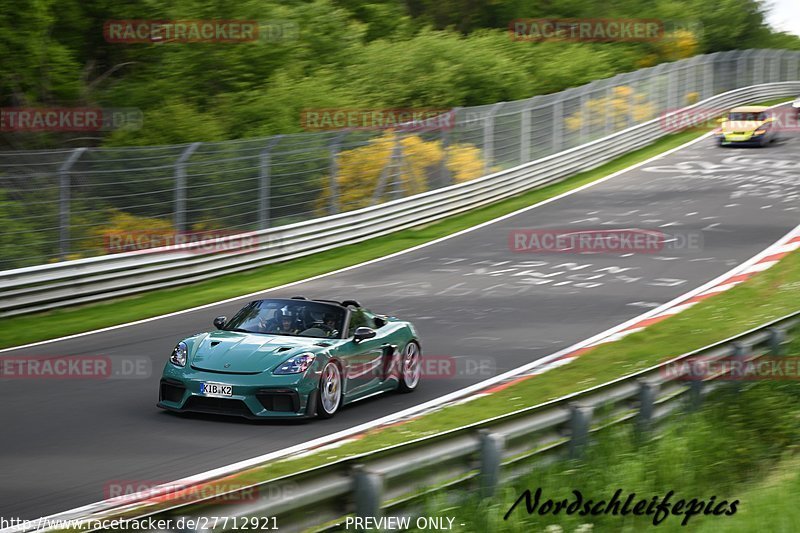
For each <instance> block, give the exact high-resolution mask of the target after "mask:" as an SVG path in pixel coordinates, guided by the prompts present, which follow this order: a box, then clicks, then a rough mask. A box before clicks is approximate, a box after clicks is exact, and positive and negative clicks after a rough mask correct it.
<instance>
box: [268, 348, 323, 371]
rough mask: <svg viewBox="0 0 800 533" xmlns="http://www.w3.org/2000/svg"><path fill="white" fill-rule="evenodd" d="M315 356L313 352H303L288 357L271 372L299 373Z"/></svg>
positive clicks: (305, 368) (308, 365) (304, 369)
mask: <svg viewBox="0 0 800 533" xmlns="http://www.w3.org/2000/svg"><path fill="white" fill-rule="evenodd" d="M315 358H316V356H315V355H314V354H313V353H310V352H305V353H301V354H299V355H295V356H294V357H290V358H289V359H287V360H286V362H285V363H283V364H282V365H281V366H279V367H278V368H276V369H275V371H274V372H273V374H300V373H301V372H305V371H306V370H307V369H308V367H310V366H311V363H313V362H314V359H315Z"/></svg>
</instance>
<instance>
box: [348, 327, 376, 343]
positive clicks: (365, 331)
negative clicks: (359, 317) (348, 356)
mask: <svg viewBox="0 0 800 533" xmlns="http://www.w3.org/2000/svg"><path fill="white" fill-rule="evenodd" d="M375 335H377V333H376V332H375V330H374V329H372V328H367V327H364V326H361V327H360V328H356V332H355V333H354V334H353V341H354V342H356V343H358V342H361V341H363V340H366V339H371V338H372V337H374V336H375Z"/></svg>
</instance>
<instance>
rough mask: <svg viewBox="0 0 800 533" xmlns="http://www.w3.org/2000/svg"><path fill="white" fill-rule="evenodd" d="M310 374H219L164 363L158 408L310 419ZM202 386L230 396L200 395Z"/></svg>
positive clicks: (312, 389) (314, 390) (313, 385)
mask: <svg viewBox="0 0 800 533" xmlns="http://www.w3.org/2000/svg"><path fill="white" fill-rule="evenodd" d="M309 373H311V372H310V371H309ZM309 373H307V374H293V375H286V376H276V375H273V374H268V373H260V374H248V375H242V374H222V373H217V372H206V371H202V370H196V369H193V368H178V367H175V366H174V365H172V364H171V363H167V366H166V367H165V368H164V374H163V376H162V378H161V382H160V383H159V394H158V404H157V406H158V407H160V408H162V409H167V410H169V411H176V412H194V413H206V414H215V415H229V416H239V417H244V418H249V419H258V420H263V419H287V418H305V417H310V416H314V414H315V412H316V395H317V386H316V383H317V382H316V381H315V380H314V379H311V376H309ZM311 374H313V373H311ZM202 383H220V384H224V385H230V386H231V387H232V393H233V394H232V395H231V396H225V397H220V396H209V395H205V394H203V393H201V392H200V385H201V384H202Z"/></svg>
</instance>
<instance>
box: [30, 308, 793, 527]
mask: <svg viewBox="0 0 800 533" xmlns="http://www.w3.org/2000/svg"><path fill="white" fill-rule="evenodd" d="M798 325H800V311H798V312H795V313H793V314H791V315H789V316H786V317H784V318H781V319H779V320H775V321H772V322H770V323H768V324H764V325H762V326H760V327H757V328H755V329H752V330H750V331H747V332H745V333H742V334H739V335H736V336H733V337H731V338H728V339H726V340H723V341H721V342H718V343H716V344H713V345H710V346H706V347H704V348H701V349H699V350H695V351H693V352H689V353H686V354H683V355H681V356H678V357H675V358H673V359H671V360H669V361H666V362H664V363H662V364H660V365H656V366H653V367H650V368H647V369H645V370H642V371H639V372H636V373H634V374H632V375H629V376H626V377H622V378H619V379H617V380H614V381H611V382H608V383H604V384H602V385H598V386H596V387H593V388H590V389H587V390H585V391H582V392H578V393H575V394H570V395H568V396H564V397H561V398H558V399H556V400H552V401H550V402H547V403H544V404H540V405H537V406H534V407H529V408H525V409H521V410H519V411H517V412H514V413H511V414H508V415H503V416H499V417H496V418H493V419H490V420H485V421H482V422H479V423H474V424H471V425H468V426H464V427H460V428H457V429H453V430H450V431H446V432H443V433H440V434H437V435H432V436H429V437H423V438H420V439H418V440H415V441H411V442H408V443H405V444H401V445H397V446H392V447H388V448H385V449H382V450H378V451H374V452H370V453H365V454H363V455H359V456H354V457H349V458H346V459H341V460H338V461H335V462H331V463H329V464H326V465H324V466H319V467H315V468H311V469H309V470H306V471H303V472H299V473H297V474H293V475H289V476H285V477H282V478H279V479H274V480H270V481H267V482H264V483H259V484H254V485H251V486H248V487H241V488H239V489H238V490H237V491H231V492H230V493H228V494H227V498H225V497H223V499H224V503H223V504H216V505H214V504H212V503H210V502H209V501H207V500H196V501H193V502H190V503H187V502H186V501H185V500H180V498H176V500H180V501H174V502H172V503H169V502H168V501H167V502H166V503H165V499H163V498H162V499H160V500H161V501H159V502H158V503H152V502H151V503H148V502H146V501H140V502H135V501H131V500H128V501H127V502H126V504H125V505H124V506H121V507H120V508H118V509H115V508H110V509H109V508H106V509H103V511H102V518H113V517H120V516H124V517H126V518H127V519H137V518H142V517H151V518H155V519H161V518H168V517H172V518H177V517H191V518H197V517H209V516H210V517H215V516H224V517H229V518H230V520H229V521H227V522H223V521H221V520H220V521H219V522H218V523H217V525H216V527H213V524H214V522H212V521H208V522H205V524H206V525H205V527H206V528H208V529H213V530H215V531H221V530H224V529H225V526H224V524H225V523H227V524H228V526H230V524H232V523H234V522H233V521H232V519H233V518H234V517H257V516H261V517H264V516H268V517H274V520H275V523H276V524H277V525H278V527H279V528H280V530H281V531H305V530H308V529H312V530H319V529H330V528H334V527H335V526H336V524H338V523H341V522H342V521H343V520H344V518H345V517H347V516H352V515H355V516H361V517H379V516H413V515H415V514H417V513H419V512H420V511H421V510H422V509H423V507H422V500H424V499H425V498H426V497H427V496H428V495H429V494H431V493H432V492H437V491H451V490H453V489H458V490H465V491H480V493H482V494H483V495H484V496H489V495H491V494H492V493H493V492H494V491H495V489H496V488H497V486H498V485H499V484H501V483H505V482H508V481H510V480H512V479H514V478H516V477H519V476H521V475H524V474H526V473H528V472H530V471H531V469H532V468H534V467H536V466H537V465H538V466H541V465H543V464H550V463H552V462H553V461H558V460H561V459H563V458H564V457H574V456H577V455H579V454H581V452H582V449H583V447H584V446H585V444H586V443H587V441H588V440H589V439H590V438H601V436H600V435H599V433H597V432H599V431H601V430H602V429H604V428H607V427H609V426H612V425H617V424H621V423H628V422H630V423H634V424H636V427H637V428H638V430H640V431H650V430H653V429H656V428H657V425H658V423H659V422H661V421H663V420H664V419H665V418H666V417H667V416H668V415H670V414H672V413H676V412H678V411H680V410H681V409H694V408H697V407H698V406H699V405H700V403H701V401H702V398H703V396H704V395H705V394H707V393H708V392H710V391H712V390H713V389H715V388H717V387H720V386H722V385H723V382H722V381H714V379H715V377H718V376H715V375H709V376H707V377H706V378H704V379H702V380H701V379H695V378H696V377H697V376H691V378H689V376H688V374H687V372H689V371H690V370H689V369H690V366H689V365H682V364H679V363H681V362H687V361H689V360H693V359H694V358H702V360H703V361H706V362H712V361H720V360H723V359H725V360H728V361H730V360H739V361H741V362H746V361H754V360H757V359H758V358H760V357H762V356H764V355H767V354H769V355H774V356H779V355H782V352H783V351H785V350H784V345H785V344H786V343H787V341H788V337H789V336H788V333H789V331H790V329H792V328H796V327H797V326H798ZM667 369H669V371H668V370H667ZM729 383H731V382H729ZM731 384H732V385H733V386H737V385H735V384H733V383H731ZM237 492H238V493H244V494H248V495H249V496H248V497H247V498H236V497H235V493H237ZM214 497H221V495H220V494H214ZM220 505H221V507H220ZM159 506H160V507H159ZM71 518H77V517H76V516H73V517H71ZM81 518H83V519H85V520H93V519H97V518H99V517H98V516H97V515H89V516H83V517H81ZM31 530H32V529H28V531H31Z"/></svg>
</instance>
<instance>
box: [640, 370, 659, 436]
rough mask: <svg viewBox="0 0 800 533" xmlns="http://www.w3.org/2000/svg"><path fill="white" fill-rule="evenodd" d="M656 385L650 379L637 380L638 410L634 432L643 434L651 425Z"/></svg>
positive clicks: (656, 391) (656, 392)
mask: <svg viewBox="0 0 800 533" xmlns="http://www.w3.org/2000/svg"><path fill="white" fill-rule="evenodd" d="M657 394H658V385H657V384H656V383H654V382H652V381H647V380H639V398H638V399H639V412H638V414H637V416H636V433H637V434H638V435H639V436H642V435H644V434H645V433H646V432H648V431H649V430H650V428H651V427H652V425H653V412H654V411H655V407H656V395H657Z"/></svg>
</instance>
